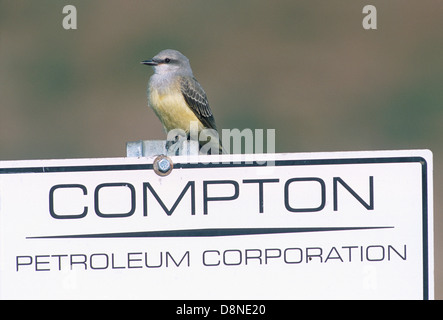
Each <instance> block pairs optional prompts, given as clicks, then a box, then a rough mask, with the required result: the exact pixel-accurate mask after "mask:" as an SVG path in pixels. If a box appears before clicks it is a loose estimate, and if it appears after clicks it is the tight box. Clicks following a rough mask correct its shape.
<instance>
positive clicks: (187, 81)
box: [180, 77, 216, 129]
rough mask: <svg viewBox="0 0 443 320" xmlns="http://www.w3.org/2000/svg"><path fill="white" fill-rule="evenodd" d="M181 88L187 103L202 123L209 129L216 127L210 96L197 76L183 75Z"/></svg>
mask: <svg viewBox="0 0 443 320" xmlns="http://www.w3.org/2000/svg"><path fill="white" fill-rule="evenodd" d="M180 90H181V92H182V94H183V97H184V98H185V101H186V103H187V104H188V105H189V106H190V107H191V109H192V111H193V112H194V114H195V115H196V116H197V118H198V119H199V120H200V121H201V123H202V124H203V125H204V126H205V127H207V128H209V129H216V126H215V120H214V116H213V115H212V111H211V108H210V107H209V102H208V98H207V97H206V93H205V91H204V90H203V88H202V86H201V85H200V84H199V83H198V81H197V80H196V79H195V78H187V77H181V78H180Z"/></svg>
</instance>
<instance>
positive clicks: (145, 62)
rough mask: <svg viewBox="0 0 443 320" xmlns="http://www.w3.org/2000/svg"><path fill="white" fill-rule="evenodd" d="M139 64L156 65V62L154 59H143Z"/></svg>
mask: <svg viewBox="0 0 443 320" xmlns="http://www.w3.org/2000/svg"><path fill="white" fill-rule="evenodd" d="M140 63H141V64H146V65H148V66H156V65H158V62H156V61H154V60H144V61H142V62H140Z"/></svg>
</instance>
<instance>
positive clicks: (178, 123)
mask: <svg viewBox="0 0 443 320" xmlns="http://www.w3.org/2000/svg"><path fill="white" fill-rule="evenodd" d="M149 106H150V107H151V108H152V109H153V110H154V112H155V113H156V115H157V116H158V117H159V119H160V121H161V122H162V124H163V127H164V128H165V130H166V132H168V131H170V130H172V129H182V130H184V131H186V132H189V126H190V122H191V121H198V124H199V131H200V130H201V128H202V124H201V123H200V121H199V120H198V118H197V117H196V116H195V114H194V112H192V110H191V109H190V108H189V106H188V105H187V103H186V101H185V99H184V98H183V95H182V93H181V92H180V91H179V90H177V91H175V90H168V91H166V92H161V93H160V92H159V91H158V90H151V91H150V92H149Z"/></svg>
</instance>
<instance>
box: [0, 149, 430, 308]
mask: <svg viewBox="0 0 443 320" xmlns="http://www.w3.org/2000/svg"><path fill="white" fill-rule="evenodd" d="M42 161H44V160H42ZM258 161H259V162H258ZM258 161H246V162H245V161H240V162H238V163H236V162H234V163H223V162H221V163H177V164H175V163H174V169H196V168H233V167H234V168H235V167H266V162H264V164H262V160H258ZM271 161H272V160H271ZM414 162H417V163H420V164H421V168H422V170H421V172H422V241H423V299H424V300H428V299H429V247H428V240H429V239H428V165H427V161H426V159H424V158H423V157H418V156H411V157H381V158H345V159H308V160H275V161H274V166H277V167H278V166H305V165H310V166H312V165H340V164H377V163H414ZM152 169H153V164H121V165H80V166H53V167H51V166H49V167H24V168H0V174H20V173H57V172H59V173H60V172H88V171H125V170H152Z"/></svg>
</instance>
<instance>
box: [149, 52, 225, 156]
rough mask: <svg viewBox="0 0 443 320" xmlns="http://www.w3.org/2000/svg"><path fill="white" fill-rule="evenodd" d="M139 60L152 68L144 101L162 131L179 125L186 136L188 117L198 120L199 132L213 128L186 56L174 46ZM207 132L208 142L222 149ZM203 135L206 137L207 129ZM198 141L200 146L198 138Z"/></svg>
mask: <svg viewBox="0 0 443 320" xmlns="http://www.w3.org/2000/svg"><path fill="white" fill-rule="evenodd" d="M141 63H142V64H145V65H149V66H152V67H153V68H154V74H153V75H152V76H151V78H150V79H149V83H148V105H149V106H150V107H151V108H152V109H153V110H154V112H155V114H156V115H157V117H158V118H159V119H160V121H161V123H162V125H163V127H164V129H165V131H166V133H168V132H169V131H171V130H173V129H181V130H183V131H184V132H185V133H186V134H187V137H188V138H189V133H190V127H191V126H190V124H191V122H192V121H195V123H197V124H198V134H199V135H200V133H201V131H202V130H204V129H213V130H215V132H216V130H217V129H216V125H215V120H214V116H213V114H212V111H211V108H210V107H209V103H208V98H207V97H206V93H205V91H204V90H203V88H202V86H201V85H200V83H198V81H197V80H196V79H195V78H194V75H193V73H192V69H191V65H190V63H189V60H188V58H186V57H185V56H184V55H183V54H181V53H180V52H178V51H176V50H171V49H167V50H163V51H161V52H160V53H158V54H157V55H156V56H154V57H153V58H152V59H150V60H145V61H142V62H141ZM208 131H209V132H210V130H208ZM209 136H211V141H210V142H212V143H214V142H215V141H212V140H216V141H217V143H218V144H219V147H218V153H222V150H223V149H222V147H221V144H220V140H219V137H218V134H217V137H216V139H215V137H214V135H209ZM205 137H208V134H207V133H206V135H205ZM204 139H206V138H204ZM200 140H201V138H200ZM205 141H206V140H205ZM199 144H200V147H201V146H202V144H201V141H200V142H199Z"/></svg>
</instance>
